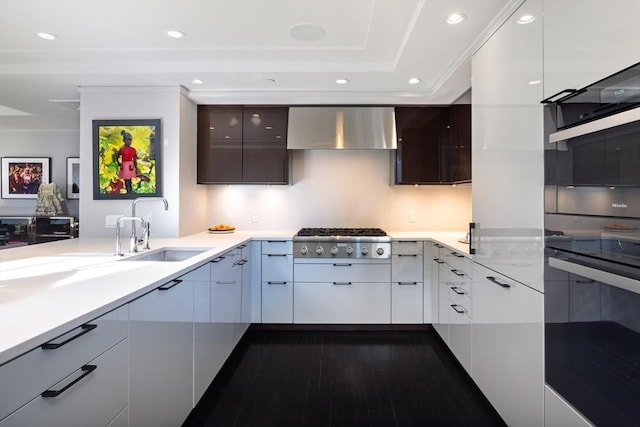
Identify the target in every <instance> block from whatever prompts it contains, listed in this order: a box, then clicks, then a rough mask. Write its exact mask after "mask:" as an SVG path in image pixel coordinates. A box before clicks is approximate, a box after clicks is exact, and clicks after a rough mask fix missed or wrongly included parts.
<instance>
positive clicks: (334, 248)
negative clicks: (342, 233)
mask: <svg viewBox="0 0 640 427" xmlns="http://www.w3.org/2000/svg"><path fill="white" fill-rule="evenodd" d="M331 255H338V247H337V246H334V247H332V248H331Z"/></svg>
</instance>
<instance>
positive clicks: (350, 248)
mask: <svg viewBox="0 0 640 427" xmlns="http://www.w3.org/2000/svg"><path fill="white" fill-rule="evenodd" d="M352 253H353V248H352V247H351V246H347V255H351V254H352Z"/></svg>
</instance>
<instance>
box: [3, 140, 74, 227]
mask: <svg viewBox="0 0 640 427" xmlns="http://www.w3.org/2000/svg"><path fill="white" fill-rule="evenodd" d="M79 135H80V133H79V132H61V131H52V132H29V131H5V132H0V157H50V158H51V169H50V170H51V181H52V182H55V183H56V184H58V187H60V191H62V195H63V196H65V197H66V182H67V157H78V154H79V140H80V136H79ZM1 179H2V178H0V180H1ZM63 208H64V209H65V213H68V214H71V215H77V214H78V200H75V199H74V200H65V202H64V204H63ZM35 210H36V199H0V215H20V216H22V215H31V214H33V213H34V212H35Z"/></svg>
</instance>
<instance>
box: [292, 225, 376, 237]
mask: <svg viewBox="0 0 640 427" xmlns="http://www.w3.org/2000/svg"><path fill="white" fill-rule="evenodd" d="M386 235H387V233H386V232H385V231H384V230H382V229H380V228H337V227H333V228H321V227H308V228H302V229H300V231H298V234H296V237H384V236H386Z"/></svg>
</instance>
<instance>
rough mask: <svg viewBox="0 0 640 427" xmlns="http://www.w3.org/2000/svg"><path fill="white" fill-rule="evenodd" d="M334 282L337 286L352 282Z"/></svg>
mask: <svg viewBox="0 0 640 427" xmlns="http://www.w3.org/2000/svg"><path fill="white" fill-rule="evenodd" d="M333 284H334V285H336V286H347V285H350V284H351V282H333Z"/></svg>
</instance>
